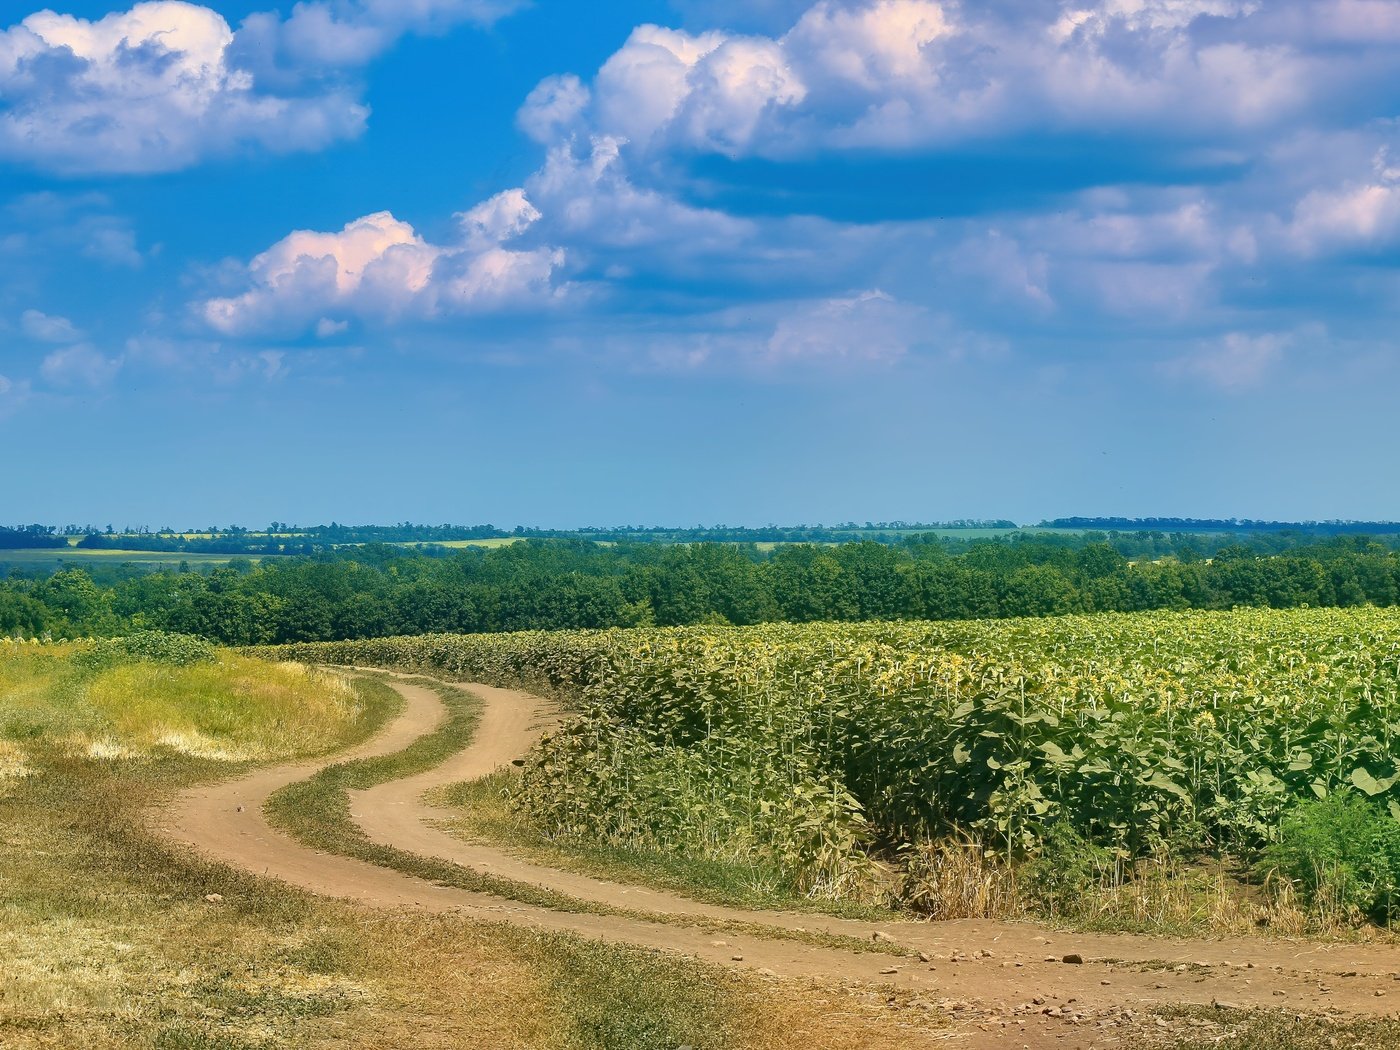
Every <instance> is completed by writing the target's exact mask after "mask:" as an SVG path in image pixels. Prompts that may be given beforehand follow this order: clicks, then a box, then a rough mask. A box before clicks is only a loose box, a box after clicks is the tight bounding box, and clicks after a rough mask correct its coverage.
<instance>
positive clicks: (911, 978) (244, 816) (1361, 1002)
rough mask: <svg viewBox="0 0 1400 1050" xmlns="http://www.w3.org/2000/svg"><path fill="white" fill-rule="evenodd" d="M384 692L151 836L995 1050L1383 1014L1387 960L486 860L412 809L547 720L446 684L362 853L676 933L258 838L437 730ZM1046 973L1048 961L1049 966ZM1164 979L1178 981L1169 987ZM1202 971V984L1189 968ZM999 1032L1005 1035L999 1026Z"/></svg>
mask: <svg viewBox="0 0 1400 1050" xmlns="http://www.w3.org/2000/svg"><path fill="white" fill-rule="evenodd" d="M392 684H393V686H394V688H395V689H396V690H397V691H398V692H399V693H400V694H401V695H402V696H403V697H404V700H405V706H404V709H403V710H402V712H401V713H400V714H399V716H398V717H397V718H395V719H394V721H393V722H392V723H391V724H390V725H388V726H387V727H385V728H384V729H383V730H382V731H381V732H380V733H379V734H378V735H377V736H375V737H374V738H373V739H372V740H370V741H368V742H367V743H365V744H362V745H360V746H359V747H357V748H354V749H351V750H350V751H348V752H342V753H339V754H337V755H335V756H332V757H329V758H325V759H321V760H314V761H304V762H296V763H289V764H286V765H281V766H276V767H273V768H269V769H264V770H260V771H257V772H254V773H252V774H250V775H248V776H246V777H243V778H240V779H237V780H232V781H227V782H224V783H220V784H214V785H206V786H202V787H199V788H195V789H192V790H189V791H187V792H185V793H183V794H181V795H179V796H178V797H177V798H176V799H175V800H174V801H173V802H172V803H171V805H170V806H169V808H168V809H167V810H166V811H165V812H164V813H163V814H162V818H161V820H160V830H161V831H162V833H164V834H165V835H166V836H167V837H168V838H170V839H172V840H174V841H176V842H180V843H184V844H186V845H188V846H191V847H193V848H194V849H196V850H198V851H199V852H200V853H202V854H204V855H205V856H207V857H210V858H212V859H215V860H219V861H222V862H224V863H227V864H229V865H232V866H234V867H238V868H241V869H244V870H247V871H251V872H254V873H257V874H260V875H266V876H268V877H272V878H277V879H281V880H283V881H285V882H288V883H290V884H292V885H295V886H299V887H301V888H303V889H307V890H310V891H312V892H315V893H318V894H322V895H325V896H330V897H336V898H341V899H347V900H353V901H357V902H359V903H361V904H363V905H367V906H372V907H381V908H384V907H387V908H401V907H405V908H416V909H423V910H429V911H433V912H445V911H456V912H460V913H462V914H464V915H466V916H469V917H472V918H476V919H482V920H487V921H508V922H512V923H516V924H520V925H525V926H529V927H533V928H536V929H541V930H549V931H557V932H568V933H575V934H580V935H583V936H587V937H595V938H599V939H603V940H607V941H612V942H617V943H625V944H632V945H637V946H642V947H648V948H656V949H663V950H670V951H678V952H682V953H685V954H688V955H691V956H695V957H697V958H701V959H704V960H706V961H709V962H712V963H720V964H723V965H727V966H736V967H741V968H744V969H749V970H759V971H767V972H771V973H773V974H775V975H778V976H786V977H810V978H819V979H838V980H854V981H861V982H879V983H882V984H891V985H894V986H897V987H901V988H904V989H911V990H918V991H921V992H923V993H925V994H927V995H929V996H931V997H935V998H937V999H939V1000H943V1001H947V1000H950V999H951V1000H970V1001H972V1002H974V1003H982V1004H986V1005H987V1006H988V1008H989V1009H988V1011H987V1016H989V1017H994V1016H997V1015H1005V1014H1006V1013H1007V1012H1008V1010H1009V1009H1010V1008H1011V1007H1012V1006H1013V1005H1017V1006H1019V1005H1020V1004H1025V1006H1026V1008H1027V1009H1026V1010H1024V1011H1018V1012H1017V1017H1018V1019H1019V1020H1018V1021H1017V1022H1016V1023H1013V1024H1011V1025H1010V1026H1008V1027H1005V1028H1000V1029H998V1028H996V1027H995V1024H994V1026H993V1028H992V1029H991V1031H988V1032H985V1033H981V1032H979V1034H978V1038H977V1040H976V1045H978V1046H987V1047H994V1046H1000V1045H1003V1044H1002V1042H1001V1038H1002V1036H1004V1037H1005V1038H1006V1039H1007V1042H1006V1043H1005V1045H1007V1046H1010V1045H1013V1044H1014V1045H1016V1046H1018V1047H1019V1046H1025V1045H1037V1042H1038V1041H1037V1040H1033V1039H1032V1040H1031V1041H1029V1042H1028V1037H1030V1036H1031V1035H1032V1030H1037V1031H1038V1030H1040V1029H1043V1028H1044V1027H1045V1026H1046V1025H1051V1026H1052V1027H1057V1026H1058V1025H1059V1024H1060V1022H1059V1020H1058V1019H1050V1018H1045V1017H1044V1016H1043V1015H1042V1014H1041V1013H1040V1012H1039V1004H1037V1007H1036V1009H1035V1010H1031V1009H1030V1004H1031V1002H1032V1000H1033V999H1034V998H1041V999H1042V1000H1043V1001H1045V1002H1048V1003H1049V1004H1050V1006H1054V1005H1055V1004H1062V1003H1067V1002H1069V1001H1070V1000H1074V1001H1075V1004H1076V1005H1075V1006H1074V1008H1073V1009H1074V1011H1076V1012H1082V1013H1084V1014H1085V1015H1086V1016H1089V1017H1092V1016H1094V1015H1095V1014H1096V1013H1099V1014H1105V1013H1107V1012H1108V1011H1110V1010H1116V1009H1119V1008H1121V1007H1122V1006H1123V1005H1131V1006H1132V1007H1134V1008H1150V1007H1152V1006H1155V1005H1163V1004H1175V1003H1191V1004H1203V1005H1208V1004H1210V1003H1212V1002H1215V1001H1221V1002H1227V1001H1228V1002H1229V1003H1230V1004H1234V1005H1238V1006H1241V1007H1252V1008H1285V1009H1289V1010H1298V1011H1308V1012H1323V1011H1329V1010H1330V1011H1340V1012H1344V1013H1354V1014H1366V1015H1388V1014H1392V1013H1394V1012H1395V1011H1396V1009H1397V1005H1400V983H1398V982H1400V976H1397V973H1400V949H1395V948H1390V947H1377V946H1351V945H1334V944H1320V943H1316V942H1307V941H1299V942H1296V943H1295V942H1285V941H1266V940H1246V939H1234V940H1215V941H1197V940H1179V939H1173V938H1156V937H1139V936H1129V935H1090V934H1074V933H1064V932H1061V931H1056V930H1047V929H1043V928H1039V927H1036V926H1033V925H1030V924H1013V923H995V922H982V921H959V922H947V923H922V922H908V921H894V922H889V923H882V924H872V923H864V922H856V921H851V920H842V919H835V918H828V917H825V916H820V915H814V914H811V913H805V912H804V913H797V912H770V911H749V910H742V909H731V908H723V907H718V906H715V905H710V904H704V903H701V902H698V901H693V900H690V899H688V898H685V897H681V896H678V895H675V894H671V893H667V892H664V891H657V890H651V889H645V888H641V887H636V886H625V885H621V884H618V883H614V882H608V881H605V880H600V879H593V878H589V877H587V876H583V875H577V874H573V873H569V872H561V871H557V870H555V869H551V868H546V867H542V866H540V865H536V864H532V863H530V862H529V861H526V860H523V859H521V858H519V857H515V856H512V855H511V854H509V853H507V852H505V851H503V850H499V849H495V848H492V847H489V846H483V845H479V844H474V843H469V842H464V841H462V840H460V839H458V838H455V837H454V836H452V835H450V834H448V833H447V832H445V831H443V830H441V829H440V828H438V827H436V826H434V824H435V822H437V821H440V820H442V819H443V818H444V817H446V816H450V814H449V813H445V812H444V811H443V810H440V809H437V808H434V807H432V806H430V805H428V804H426V803H425V802H423V801H422V798H421V796H422V794H423V793H424V792H426V791H428V790H430V789H432V788H434V787H437V786H440V785H444V784H452V783H458V782H461V781H464V780H470V779H473V778H475V777H480V776H484V775H486V774H488V773H490V772H492V771H494V770H495V769H497V768H499V767H500V766H501V765H504V764H507V763H509V762H510V761H512V760H513V759H516V758H518V757H520V756H522V755H523V754H524V753H525V751H526V750H528V748H529V747H530V746H531V744H532V743H533V742H534V741H535V739H537V738H538V735H539V733H540V731H541V727H542V725H543V724H544V723H545V721H546V720H547V718H548V712H549V709H548V707H547V705H546V703H545V701H542V700H540V699H539V698H537V697H534V696H530V695H529V694H526V693H522V692H519V691H515V690H507V689H497V688H493V687H490V686H484V685H475V684H471V685H464V686H462V688H465V689H467V690H468V691H470V692H471V693H473V694H475V695H477V696H478V697H480V698H481V700H482V715H481V721H480V724H479V727H478V730H477V733H476V735H475V738H474V741H473V743H472V744H471V745H470V746H468V747H467V748H466V749H464V750H463V751H462V752H460V753H458V754H457V755H455V756H453V757H452V758H450V759H449V760H447V761H446V762H444V763H443V764H442V765H440V766H438V767H435V768H434V769H432V770H429V771H427V772H425V773H422V774H419V775H417V776H413V777H409V778H405V779H403V780H399V781H394V782H391V783H389V784H385V785H381V786H379V787H376V788H372V789H370V790H368V791H357V792H352V793H351V812H352V815H353V816H354V818H355V819H356V820H357V821H358V822H359V824H360V826H361V828H362V829H363V830H364V831H365V832H366V834H367V835H368V836H369V837H370V838H371V839H374V840H375V841H378V842H381V843H384V844H386V845H391V846H394V847H396V848H399V849H403V850H406V851H409V852H413V853H417V854H421V855H424V856H432V857H437V858H440V859H443V860H447V861H450V862H453V863H456V864H460V865H463V866H465V867H471V868H475V869H477V870H480V871H483V872H489V873H491V874H494V875H497V876H501V877H505V878H510V879H516V880H518V881H522V882H530V883H534V884H536V885H541V886H546V887H548V888H550V889H552V890H556V891H558V892H561V893H566V894H569V895H571V896H575V897H578V898H581V899H584V900H589V901H595V902H599V903H607V904H612V905H615V906H618V907H624V908H628V909H633V910H645V911H648V912H655V913H666V914H670V915H673V916H678V918H677V919H676V920H674V921H673V922H672V923H662V922H648V921H642V920H640V919H633V918H628V917H619V916H609V915H591V914H582V913H572V912H560V911H553V910H550V909H546V908H540V907H535V906H531V905H524V904H519V903H516V902H512V901H504V900H501V899H500V898H497V897H493V896H490V895H488V894H483V893H474V892H470V891H467V890H461V889H456V888H450V887H444V886H439V885H435V884H433V883H430V882H427V881H425V880H422V879H417V878H414V877H412V876H408V875H404V874H402V873H400V872H397V871H393V870H390V869H387V868H381V867H378V866H376V865H373V864H369V863H366V862H363V861H358V860H354V859H351V858H347V857H341V856H336V855H331V854H326V853H324V852H321V851H319V850H315V849H312V848H310V847H307V846H303V845H301V844H300V843H298V842H296V841H294V840H292V839H290V838H288V837H287V836H285V835H283V834H282V833H281V832H279V831H277V830H275V829H273V828H271V827H270V826H269V825H268V823H267V821H266V818H265V817H264V815H263V806H264V804H265V803H266V801H267V799H268V798H269V797H270V796H271V795H272V794H273V793H274V792H276V791H277V790H279V789H280V788H282V787H285V786H287V785H288V784H292V783H295V782H296V781H298V780H301V779H305V778H307V777H310V776H312V775H314V774H315V773H316V772H317V771H318V770H320V769H323V768H325V766H327V765H330V764H331V763H332V762H343V761H346V760H350V759H355V758H366V757H372V756H375V755H383V754H390V753H392V752H394V751H397V750H400V749H401V748H403V747H404V746H406V745H407V744H408V743H410V742H411V741H413V740H414V739H416V738H417V737H419V736H421V735H424V734H426V733H430V732H432V731H433V730H434V729H435V728H436V727H437V726H438V725H440V724H441V723H442V721H443V720H444V719H445V717H446V709H445V707H444V706H443V704H442V701H441V700H440V699H439V698H438V696H437V695H436V694H435V693H434V692H433V691H432V690H430V689H427V688H424V687H423V686H421V685H415V684H412V683H411V682H408V681H394V682H393V683H392ZM687 918H693V919H696V920H697V921H699V920H704V919H725V920H737V921H742V922H749V923H756V924H762V925H770V926H779V927H787V928H789V929H800V930H809V931H824V932H829V933H832V934H840V935H846V936H856V937H861V938H863V939H870V938H871V937H872V936H875V935H876V934H879V935H883V936H889V937H892V938H893V939H894V940H895V941H897V942H898V943H899V944H900V945H902V946H904V947H906V948H908V949H910V950H915V951H923V952H925V953H926V954H927V956H928V957H929V961H928V962H927V963H920V962H916V961H914V960H913V959H912V958H894V957H891V956H889V955H884V954H876V953H870V952H850V951H842V950H839V949H834V948H817V947H811V946H808V945H805V944H802V943H799V942H795V941H790V940H776V939H769V938H765V937H760V936H755V935H748V934H746V935H742V936H739V935H731V934H721V935H716V934H713V933H707V932H705V931H704V930H702V929H699V928H697V927H696V926H694V925H688V924H686V923H685V919H687ZM1070 953H1074V954H1077V955H1080V956H1082V957H1083V958H1084V959H1085V960H1086V963H1085V965H1066V964H1064V963H1063V962H1060V961H1058V960H1059V959H1061V958H1062V957H1063V956H1064V955H1067V954H1070ZM975 955H977V956H980V957H974V956H975ZM955 956H957V957H958V958H957V961H954V957H955ZM1051 958H1054V959H1055V960H1057V961H1055V962H1050V961H1048V960H1049V959H1051ZM1110 960H1112V961H1110ZM1149 962H1151V963H1152V964H1153V965H1152V967H1151V968H1150V969H1149V968H1144V967H1142V966H1141V965H1140V964H1143V963H1149ZM1160 963H1166V964H1168V965H1166V966H1165V967H1163V966H1160V965H1158V964H1160ZM1175 964H1183V965H1185V966H1186V967H1187V969H1186V970H1185V971H1182V972H1178V971H1177V970H1175V969H1174V968H1173V966H1174V965H1175ZM1202 965H1204V966H1206V967H1208V968H1209V969H1206V970H1202V969H1201V966H1202ZM1280 993H1281V994H1280ZM1046 1008H1047V1009H1048V1008H1050V1007H1046ZM1001 1023H1003V1024H1004V1023H1005V1019H1004V1017H1003V1021H1002V1022H1001ZM999 1033H1000V1034H999ZM1045 1034H1046V1035H1047V1037H1048V1036H1049V1035H1050V1033H1049V1032H1046V1033H1045ZM1063 1035H1065V1033H1064V1032H1063V1031H1061V1032H1057V1033H1055V1036H1056V1038H1057V1043H1056V1045H1058V1046H1062V1047H1063V1046H1066V1045H1071V1046H1072V1045H1076V1043H1077V1040H1071V1041H1070V1042H1069V1043H1068V1044H1066V1042H1064V1041H1062V1040H1061V1039H1060V1038H1059V1037H1062V1036H1063ZM1121 1038H1122V1039H1123V1041H1125V1042H1128V1043H1131V1042H1132V1038H1133V1037H1131V1036H1130V1035H1129V1034H1128V1033H1126V1032H1125V1033H1124V1035H1123V1036H1122V1037H1121ZM1117 1040H1118V1037H1115V1036H1114V1035H1113V1033H1112V1032H1110V1031H1101V1032H1098V1033H1097V1034H1096V1035H1095V1037H1094V1040H1093V1041H1092V1042H1087V1043H1084V1044H1082V1045H1086V1046H1089V1045H1092V1046H1095V1047H1098V1046H1112V1045H1117Z"/></svg>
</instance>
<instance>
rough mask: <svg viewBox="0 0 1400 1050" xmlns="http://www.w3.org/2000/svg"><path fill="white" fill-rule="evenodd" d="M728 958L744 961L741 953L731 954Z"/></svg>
mask: <svg viewBox="0 0 1400 1050" xmlns="http://www.w3.org/2000/svg"><path fill="white" fill-rule="evenodd" d="M729 958H730V959H732V960H733V961H734V962H743V961H744V957H743V956H742V955H731V956H730V957H729Z"/></svg>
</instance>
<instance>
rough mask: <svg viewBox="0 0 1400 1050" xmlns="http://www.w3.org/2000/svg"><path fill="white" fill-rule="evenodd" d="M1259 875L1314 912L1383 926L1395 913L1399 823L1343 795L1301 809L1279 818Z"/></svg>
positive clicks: (1398, 906)
mask: <svg viewBox="0 0 1400 1050" xmlns="http://www.w3.org/2000/svg"><path fill="white" fill-rule="evenodd" d="M1260 869H1261V874H1263V875H1265V876H1267V875H1270V874H1274V873H1277V874H1278V875H1280V876H1282V877H1284V878H1286V879H1288V880H1289V882H1291V883H1292V884H1293V885H1294V887H1295V888H1297V889H1298V890H1299V891H1300V892H1301V893H1302V895H1303V898H1304V899H1305V900H1306V901H1308V903H1310V904H1312V905H1313V906H1314V907H1316V908H1318V909H1320V910H1324V911H1333V912H1340V913H1342V914H1343V915H1345V916H1347V917H1349V918H1352V919H1353V920H1354V919H1356V918H1360V917H1362V916H1365V917H1367V918H1370V919H1372V920H1374V921H1376V922H1379V923H1384V924H1387V925H1388V924H1389V923H1390V922H1391V921H1392V920H1393V919H1394V918H1395V917H1396V915H1397V913H1398V912H1400V820H1396V819H1395V818H1394V817H1393V816H1391V815H1390V813H1389V812H1388V811H1387V810H1386V809H1384V808H1382V807H1381V806H1379V805H1377V804H1376V803H1374V802H1371V801H1368V800H1366V799H1363V798H1361V797H1360V796H1358V795H1355V794H1351V793H1348V792H1339V793H1337V794H1333V795H1329V796H1328V797H1327V798H1325V799H1322V800H1320V801H1316V802H1308V803H1304V804H1303V805H1301V806H1298V807H1297V808H1296V809H1294V810H1292V811H1291V812H1290V813H1289V814H1288V815H1287V816H1286V817H1285V818H1284V821H1283V829H1282V835H1281V841H1279V842H1277V843H1275V844H1273V845H1272V846H1270V847H1269V848H1268V849H1266V850H1265V853H1264V860H1263V862H1262V863H1261V865H1260Z"/></svg>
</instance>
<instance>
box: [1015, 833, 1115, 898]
mask: <svg viewBox="0 0 1400 1050" xmlns="http://www.w3.org/2000/svg"><path fill="white" fill-rule="evenodd" d="M1113 868H1114V856H1113V851H1112V850H1109V849H1105V848H1104V847H1102V846H1095V845H1094V844H1093V843H1092V842H1090V841H1089V840H1088V839H1086V838H1085V837H1084V836H1083V835H1081V834H1080V833H1079V832H1078V831H1077V830H1075V828H1074V826H1073V825H1071V824H1070V823H1068V822H1067V821H1063V820H1062V821H1060V822H1058V823H1056V824H1053V825H1051V827H1050V830H1049V832H1048V833H1047V834H1046V836H1045V838H1044V840H1043V844H1042V846H1041V848H1040V852H1039V853H1038V854H1036V855H1035V856H1034V857H1032V858H1031V859H1030V860H1028V861H1026V863H1024V864H1023V865H1021V867H1020V869H1019V870H1018V872H1017V877H1018V880H1019V888H1020V891H1021V893H1022V895H1023V897H1024V898H1025V899H1026V900H1027V901H1030V902H1033V903H1034V904H1035V905H1037V906H1038V908H1039V909H1040V910H1043V911H1045V912H1047V913H1048V914H1050V915H1064V914H1072V913H1073V912H1074V910H1075V907H1076V905H1077V904H1079V902H1080V901H1081V900H1083V898H1084V897H1086V896H1087V895H1089V894H1090V893H1091V892H1092V891H1093V890H1096V889H1098V887H1099V886H1100V885H1101V884H1102V882H1103V879H1104V875H1105V873H1106V872H1109V871H1112V870H1113Z"/></svg>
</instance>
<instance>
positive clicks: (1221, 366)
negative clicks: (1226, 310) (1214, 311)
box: [1164, 332, 1293, 391]
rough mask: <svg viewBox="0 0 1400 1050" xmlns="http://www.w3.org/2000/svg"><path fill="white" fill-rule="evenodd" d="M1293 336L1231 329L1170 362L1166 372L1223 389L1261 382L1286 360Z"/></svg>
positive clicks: (1232, 389)
mask: <svg viewBox="0 0 1400 1050" xmlns="http://www.w3.org/2000/svg"><path fill="white" fill-rule="evenodd" d="M1292 343H1293V336H1292V335H1290V334H1282V333H1277V332H1266V333H1248V332H1230V333H1227V334H1226V335H1224V336H1222V337H1220V338H1219V339H1216V340H1212V341H1209V342H1205V343H1202V344H1200V345H1198V346H1197V347H1196V349H1194V350H1193V351H1191V352H1190V353H1189V354H1186V355H1183V356H1181V357H1178V358H1175V359H1173V360H1171V361H1168V362H1167V363H1166V365H1165V366H1164V371H1165V372H1166V373H1167V374H1168V375H1170V376H1172V377H1175V378H1178V379H1200V380H1204V381H1206V382H1207V383H1209V384H1210V385H1212V386H1215V387H1219V388H1220V389H1222V390H1229V391H1234V390H1242V389H1245V388H1248V387H1251V386H1255V385H1257V384H1258V383H1260V382H1261V381H1262V380H1263V379H1264V378H1265V376H1266V375H1268V373H1269V372H1270V371H1272V370H1273V369H1274V368H1275V367H1276V366H1277V365H1278V364H1279V363H1280V362H1281V361H1282V359H1283V357H1284V354H1285V352H1286V351H1287V349H1288V348H1289V346H1290V345H1291V344H1292Z"/></svg>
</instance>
